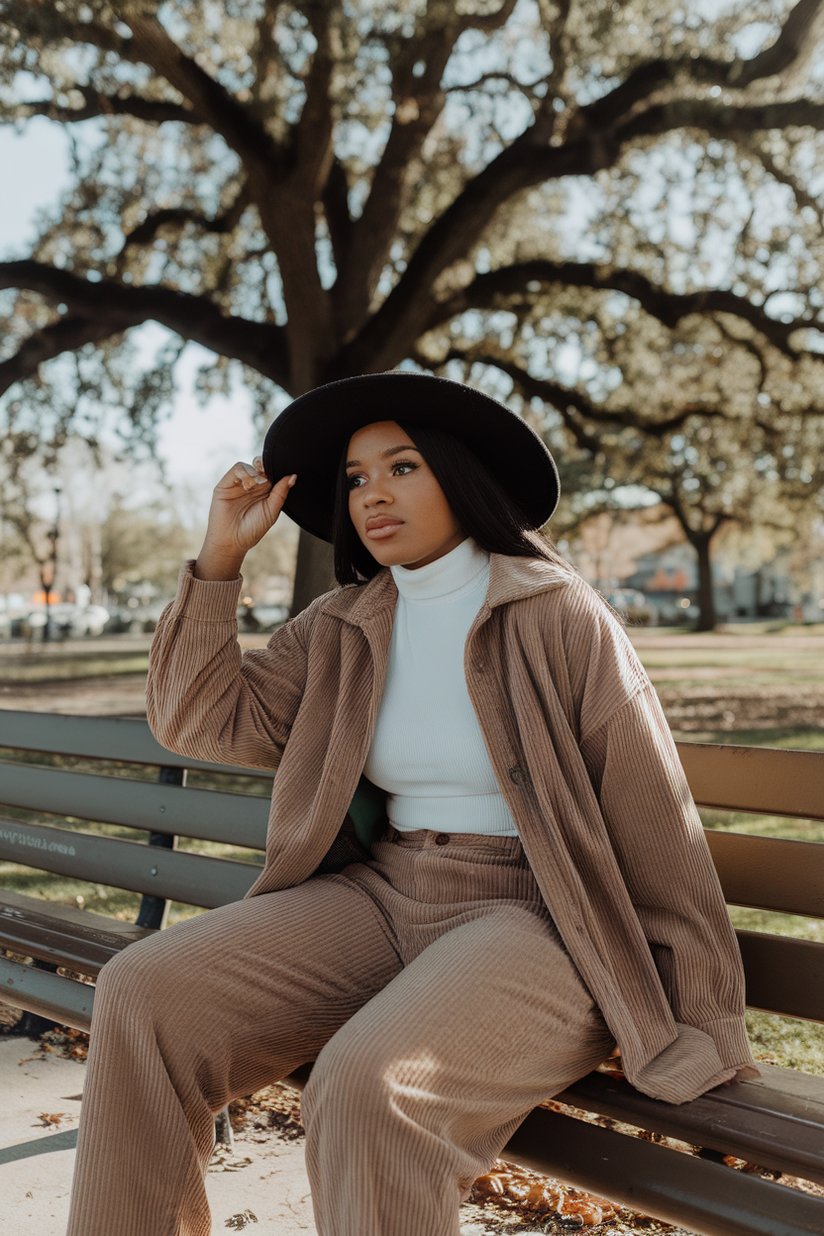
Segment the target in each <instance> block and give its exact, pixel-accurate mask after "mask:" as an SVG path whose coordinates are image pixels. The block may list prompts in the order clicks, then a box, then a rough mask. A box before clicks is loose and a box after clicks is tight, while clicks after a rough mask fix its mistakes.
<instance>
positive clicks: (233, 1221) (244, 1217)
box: [224, 1210, 258, 1232]
mask: <svg viewBox="0 0 824 1236" xmlns="http://www.w3.org/2000/svg"><path fill="white" fill-rule="evenodd" d="M257 1221H258V1220H257V1215H256V1214H253V1213H252V1211H251V1210H243V1211H241V1213H240V1214H238V1215H232V1216H231V1218H229V1219H227V1220H226V1222H225V1224H224V1227H231V1228H233V1229H234V1231H236V1232H242V1231H243V1229H244V1228H245V1227H246V1226H247V1224H249V1223H257Z"/></svg>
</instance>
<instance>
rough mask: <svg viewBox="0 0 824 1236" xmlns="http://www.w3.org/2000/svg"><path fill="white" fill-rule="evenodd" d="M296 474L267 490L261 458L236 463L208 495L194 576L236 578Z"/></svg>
mask: <svg viewBox="0 0 824 1236" xmlns="http://www.w3.org/2000/svg"><path fill="white" fill-rule="evenodd" d="M296 479H297V477H296V476H284V477H281V479H280V480H279V481H278V482H277V484H276V485H274V486H272V488H271V489H270V486H269V481H268V479H267V477H266V473H265V472H264V471H263V460H262V459H261V458H260V456H259V455H258V456H257V457H256V458H255V461H254V463H251V464H248V463H236V464H235V465H234V467H232V468H230V469H229V471H228V472H227V473H226V475H225V476H224V477H223V478H222V480H220V481H218V483H217V485H216V486H215V488H214V492H213V494H212V505H211V507H210V509H209V524H208V527H207V529H206V539H205V541H204V542H203V548H202V549H201V551H200V554H199V555H198V559H197V562H196V563H195V571H194V573H195V577H196V578H197V579H237V577H238V575H239V574H240V568H241V566H242V564H243V559H244V558H245V557H246V554H247V553H248V552H249V550H250V549H251V548H252V546H253V545H257V543H258V541H260V540H261V538H262V537H263V536H264V535H265V534H266V533H267V532H268V531H269V529H270V528H271V527H272V525H273V524H274V523H275V521H276V519H277V517H278V515H280V512H281V509H282V507H283V504H284V502H285V501H286V498H287V495H288V493H289V490H290V489H291V488H292V486H293V485H294V483H295V481H296Z"/></svg>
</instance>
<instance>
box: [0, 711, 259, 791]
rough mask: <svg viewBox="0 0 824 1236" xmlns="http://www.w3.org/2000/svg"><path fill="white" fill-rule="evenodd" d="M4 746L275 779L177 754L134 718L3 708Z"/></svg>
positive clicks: (1, 743) (1, 730)
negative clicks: (84, 715) (162, 744)
mask: <svg viewBox="0 0 824 1236" xmlns="http://www.w3.org/2000/svg"><path fill="white" fill-rule="evenodd" d="M0 747H13V748H16V749H17V750H18V751H44V752H49V753H52V754H57V755H73V756H78V757H81V758H84V757H85V758H88V759H100V760H123V761H125V762H127V763H130V764H159V765H161V766H163V767H165V768H200V769H204V770H209V771H212V772H225V773H231V774H232V775H233V776H239V775H243V774H244V773H246V774H248V775H249V776H256V777H273V776H274V775H275V774H274V771H273V770H272V769H271V768H239V767H237V766H236V765H234V764H212V763H210V762H209V761H208V760H193V759H190V758H189V757H188V756H185V755H175V754H174V752H172V751H167V750H166V748H165V747H161V745H160V743H159V742H158V741H157V739H156V738H155V737H154V736H153V735H152V732H151V730H150V729H149V726H148V723H147V722H146V721H143V720H141V719H140V718H131V717H75V716H68V715H63V714H61V713H42V712H19V711H15V710H13V709H9V708H4V709H0Z"/></svg>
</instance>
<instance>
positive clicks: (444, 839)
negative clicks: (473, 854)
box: [435, 833, 449, 845]
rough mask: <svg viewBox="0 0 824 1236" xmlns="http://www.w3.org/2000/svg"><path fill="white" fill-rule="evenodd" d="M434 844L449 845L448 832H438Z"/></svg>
mask: <svg viewBox="0 0 824 1236" xmlns="http://www.w3.org/2000/svg"><path fill="white" fill-rule="evenodd" d="M435 845H449V833H438V835H437V837H436V838H435Z"/></svg>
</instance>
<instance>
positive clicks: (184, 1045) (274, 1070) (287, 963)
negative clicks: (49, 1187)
mask: <svg viewBox="0 0 824 1236" xmlns="http://www.w3.org/2000/svg"><path fill="white" fill-rule="evenodd" d="M400 966H401V963H400V961H399V960H398V957H397V954H396V952H395V950H394V948H393V947H392V945H391V943H390V942H389V940H388V938H387V936H386V933H385V931H384V929H383V926H382V924H381V921H380V918H379V916H378V913H377V912H376V910H375V908H374V906H373V905H372V904H371V903H370V902H369V900H368V898H366V897H365V896H364V894H363V893H362V892H360V891H359V890H358V889H356V888H353V887H352V886H351V885H350V884H348V883H347V882H346V881H345V879H344V880H342V879H340V878H339V877H323V876H322V877H318V878H315V879H310V880H307V881H306V882H305V883H303V884H301V885H298V886H297V887H295V888H290V889H284V890H282V891H279V892H274V893H266V894H263V895H261V896H258V897H252V898H249V899H247V900H245V901H240V902H235V903H233V904H231V905H227V906H222V907H221V908H220V909H217V910H211V911H209V912H207V913H206V914H202V915H198V916H197V917H196V918H194V919H189V920H187V921H186V922H183V923H179V924H176V925H175V926H174V927H170V928H167V929H166V930H165V931H162V932H159V933H158V934H157V935H155V936H152V937H151V938H149V939H147V940H144V941H141V942H140V943H139V944H135V945H132V946H131V947H130V948H128V949H127V950H125V952H124V953H123V954H121V955H120V957H118V958H117V959H116V960H115V961H113V962H110V963H109V964H108V965H107V966H106V967H105V968H104V970H103V972H102V974H101V979H100V982H99V984H98V994H97V997H96V1000H95V1018H94V1021H93V1027H92V1028H93V1035H94V1036H97V1037H98V1038H99V1039H105V1038H106V1037H108V1035H107V1031H108V1030H109V1029H110V1028H111V1026H112V1023H113V1022H114V1021H116V1022H117V1023H119V1033H120V1035H121V1036H122V1034H123V1033H126V1034H129V1033H130V1030H129V1027H130V1026H131V1027H133V1028H134V1033H135V1035H139V1034H141V1033H145V1032H146V1031H147V1030H148V1029H149V1028H150V1027H151V1033H152V1034H153V1036H154V1037H156V1039H157V1041H158V1044H159V1046H160V1048H161V1051H163V1053H164V1056H165V1057H166V1059H167V1062H168V1061H171V1060H172V1059H178V1060H181V1061H182V1060H183V1059H188V1060H189V1061H192V1062H193V1061H197V1062H198V1063H197V1065H196V1067H197V1068H198V1072H199V1079H200V1083H201V1085H204V1083H205V1085H204V1089H206V1090H210V1089H211V1090H213V1102H214V1103H215V1104H216V1105H217V1106H221V1105H222V1103H223V1102H225V1101H226V1098H227V1097H229V1096H232V1095H239V1094H246V1093H249V1092H250V1090H251V1089H254V1088H256V1087H257V1086H258V1085H262V1084H265V1083H266V1082H268V1081H272V1080H274V1079H275V1078H276V1077H277V1076H283V1075H284V1073H286V1072H289V1071H291V1069H292V1068H295V1067H297V1065H298V1064H301V1063H303V1062H304V1061H306V1060H311V1059H313V1058H314V1057H315V1056H316V1055H317V1054H318V1052H319V1051H320V1050H321V1048H322V1047H323V1045H324V1044H325V1043H326V1042H327V1041H328V1039H329V1038H331V1036H332V1035H333V1034H334V1033H335V1032H336V1031H337V1030H338V1029H339V1028H340V1026H342V1025H343V1024H344V1023H345V1022H346V1021H347V1020H348V1019H349V1018H350V1017H352V1015H353V1014H354V1013H355V1012H357V1010H358V1009H359V1008H360V1007H361V1006H362V1005H363V1004H364V1003H365V1002H366V1001H368V1000H369V999H370V998H371V997H372V996H373V995H375V993H376V992H377V991H379V990H380V988H381V987H383V986H385V984H386V983H388V982H389V981H390V980H391V979H392V978H393V977H394V975H395V974H396V973H397V972H398V970H399V969H400ZM93 1041H94V1039H93ZM121 1047H122V1044H121ZM207 1075H208V1076H209V1077H211V1079H212V1085H209V1084H208V1082H207Z"/></svg>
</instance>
